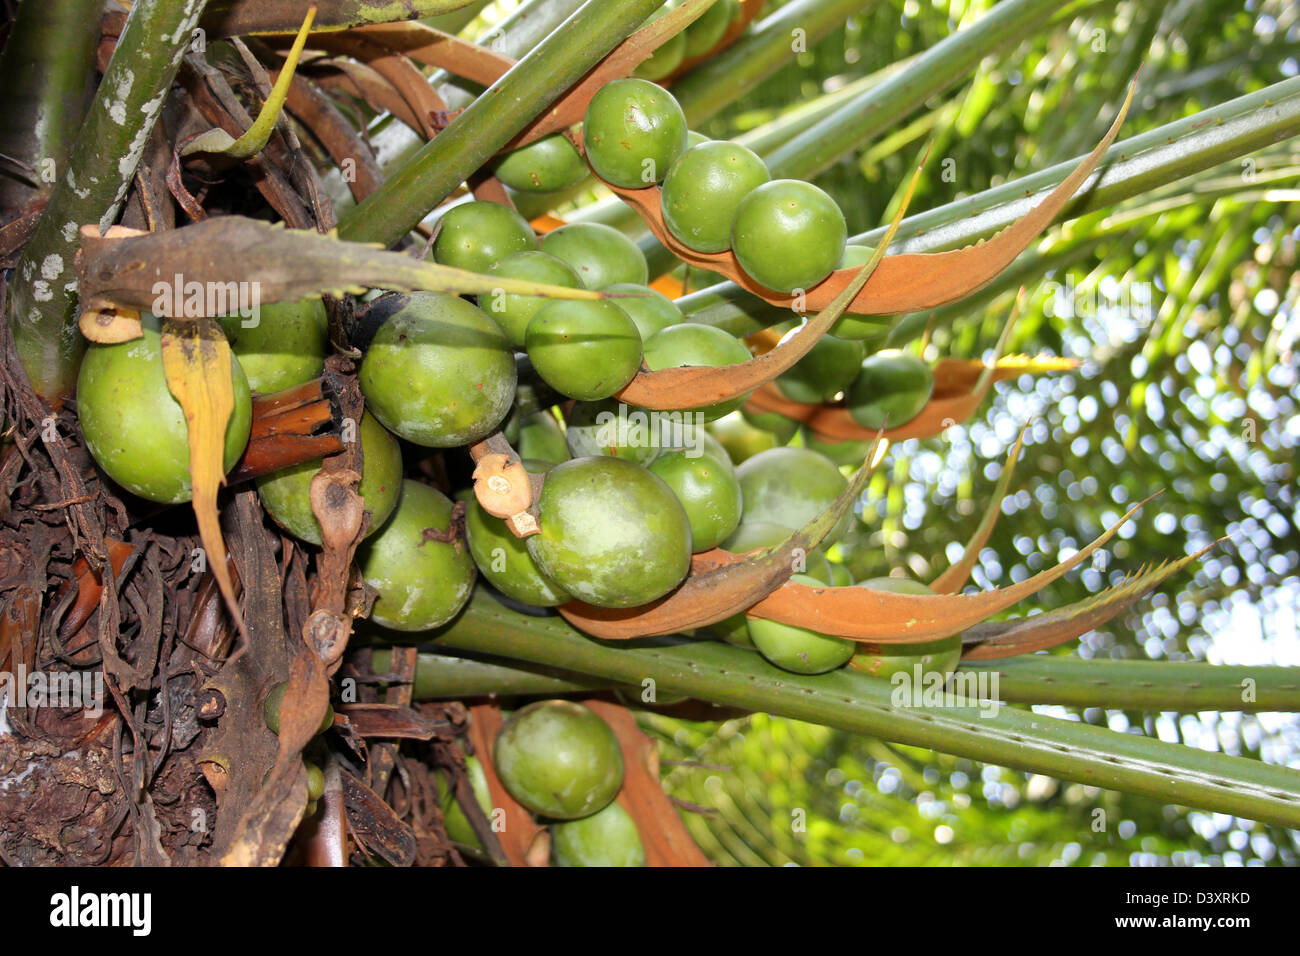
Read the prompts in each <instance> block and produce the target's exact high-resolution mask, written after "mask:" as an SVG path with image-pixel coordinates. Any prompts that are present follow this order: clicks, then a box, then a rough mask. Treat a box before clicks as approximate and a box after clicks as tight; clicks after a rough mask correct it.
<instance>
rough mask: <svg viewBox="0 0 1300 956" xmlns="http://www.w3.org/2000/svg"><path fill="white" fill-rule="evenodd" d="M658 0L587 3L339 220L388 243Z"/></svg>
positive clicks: (348, 234) (361, 236)
mask: <svg viewBox="0 0 1300 956" xmlns="http://www.w3.org/2000/svg"><path fill="white" fill-rule="evenodd" d="M658 7H659V0H628V2H625V3H600V2H597V0H589V2H588V3H586V4H584V5H583V7H582V8H581V9H580V10H578V12H577V13H575V14H573V16H571V17H569V19H567V20H566V21H564V23H563V24H561V25H560V26H559V27H558V28H557V29H556V30H554V31H553V32H552V33H551V34H550V35H549V36H548V37H547V38H546V39H545V40H543V41H542V43H541V44H540V45H539V46H538V47H537V48H536V49H534V50H533V51H532V52H531V53H529V54H528V55H527V56H525V57H524V58H523V59H522V60H520V61H519V62H518V63H516V64H515V66H514V67H513V68H512V69H511V70H510V71H509V72H508V73H506V74H505V75H504V76H503V77H501V79H499V80H498V81H497V82H496V83H494V84H492V86H491V87H489V88H488V90H487V91H486V92H485V93H484V94H483V95H482V96H480V97H478V98H477V99H476V100H475V101H474V102H473V103H472V104H470V106H469V107H467V108H466V110H465V112H463V113H461V114H460V115H459V116H458V117H456V119H455V120H454V121H453V122H452V124H451V125H450V126H448V127H447V128H446V129H445V130H443V131H442V132H441V133H440V134H439V135H438V136H436V137H435V138H434V139H433V140H431V141H430V142H428V143H426V144H425V145H424V146H422V147H421V148H420V150H419V152H417V153H416V154H415V156H414V157H413V158H412V159H411V161H410V162H408V163H406V164H405V165H404V166H403V167H402V168H401V169H400V170H398V171H397V172H395V173H394V174H393V175H392V176H390V177H389V178H388V180H387V181H386V182H385V183H384V184H383V186H381V187H380V188H379V189H377V190H375V192H373V193H372V194H371V195H370V196H368V197H366V200H365V202H363V203H361V204H360V205H359V206H357V207H356V208H354V209H353V210H352V211H351V212H349V213H347V215H346V216H344V218H343V219H342V220H341V221H340V223H339V235H340V237H341V238H344V239H353V240H358V241H364V242H379V243H381V244H382V245H384V246H391V245H393V244H395V243H396V242H397V241H398V240H399V239H401V238H402V236H404V235H405V234H406V233H407V232H409V231H410V230H411V228H412V227H414V226H415V225H416V223H418V222H419V221H420V220H421V219H423V218H424V216H425V215H426V214H427V213H428V212H429V210H431V209H433V208H435V207H436V206H437V205H438V204H439V203H440V202H442V200H443V199H445V198H446V197H447V196H448V195H449V194H450V193H451V192H452V190H454V189H455V188H456V187H457V186H459V185H460V184H461V183H462V182H464V181H465V179H466V177H468V176H469V175H470V174H471V173H473V172H474V170H476V169H478V168H479V167H480V166H482V165H483V164H484V163H485V162H487V161H488V160H489V159H490V158H491V157H492V156H493V155H494V154H495V153H496V152H498V151H499V150H500V149H501V148H502V147H503V146H505V145H506V143H508V142H509V141H510V139H511V138H512V137H513V136H515V134H517V133H518V132H519V131H520V130H521V129H523V128H524V126H526V125H527V124H528V123H529V122H530V121H531V120H532V119H533V118H534V117H536V116H537V115H539V114H540V113H541V112H543V111H544V110H545V109H546V108H547V107H548V106H550V105H551V104H552V103H553V102H554V101H555V100H556V99H557V98H558V97H559V96H560V94H561V93H563V92H564V91H565V90H566V89H568V88H569V87H570V86H572V85H573V84H574V83H575V82H576V81H577V80H578V79H579V78H580V77H581V76H582V75H583V74H584V73H586V72H587V71H588V70H589V69H591V68H592V67H593V66H594V65H595V64H596V63H597V62H599V60H600V59H601V58H602V57H603V56H604V55H605V54H606V53H608V52H609V51H610V50H612V49H613V48H614V47H615V46H616V45H617V44H618V43H619V42H621V41H622V40H623V39H624V38H626V37H627V36H628V35H629V34H630V33H632V32H633V31H634V30H635V29H636V28H637V27H639V26H640V25H641V24H642V23H643V22H645V19H646V17H648V16H649V15H650V14H651V13H652V12H654V10H656V9H657V8H658Z"/></svg>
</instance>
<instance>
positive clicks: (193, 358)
mask: <svg viewBox="0 0 1300 956" xmlns="http://www.w3.org/2000/svg"><path fill="white" fill-rule="evenodd" d="M162 360H163V372H164V374H165V375H166V377H167V388H168V389H169V390H170V391H171V393H172V395H174V396H175V397H176V401H178V402H179V403H180V406H181V410H182V411H184V413H185V424H186V427H187V428H188V429H189V444H190V486H191V488H192V489H193V491H194V498H193V505H194V517H195V518H196V519H197V521H198V525H199V538H200V539H201V540H202V541H203V547H204V549H206V551H207V552H208V567H209V568H211V569H212V574H213V576H214V577H215V578H216V579H217V586H218V587H219V588H220V589H221V596H222V597H224V598H225V600H226V606H227V607H228V608H229V609H230V616H231V618H232V619H233V620H234V622H235V626H236V627H237V628H238V629H239V632H240V633H241V634H243V635H245V637H247V632H246V631H245V629H244V619H243V617H242V615H241V614H240V613H239V605H238V603H237V602H236V600H235V588H234V584H233V583H232V582H231V580H230V572H229V570H228V569H227V567H226V543H225V541H223V540H222V537H221V525H220V523H219V520H218V517H217V489H218V488H220V487H221V486H222V485H223V484H225V481H226V470H225V468H224V467H223V465H224V462H223V457H224V452H225V436H226V425H227V424H228V423H229V421H230V414H231V412H232V411H233V410H234V407H235V394H234V386H233V385H232V384H231V364H230V363H231V355H230V344H229V343H228V342H227V341H226V337H225V335H224V334H223V333H222V331H221V328H220V326H218V325H217V323H216V322H215V321H214V320H213V319H210V318H201V319H190V320H186V321H176V320H173V319H167V318H164V319H163V320H162Z"/></svg>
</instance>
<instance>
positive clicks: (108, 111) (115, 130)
mask: <svg viewBox="0 0 1300 956" xmlns="http://www.w3.org/2000/svg"><path fill="white" fill-rule="evenodd" d="M203 5H204V0H136V3H135V5H134V6H133V7H132V8H131V13H130V15H129V16H128V17H127V20H126V26H125V27H124V28H123V30H122V36H121V37H120V38H119V40H118V43H117V49H116V51H115V52H114V53H113V58H112V60H111V61H110V62H109V64H108V71H107V72H106V73H105V74H104V78H103V80H102V81H101V82H100V84H99V89H98V90H97V91H96V93H95V99H94V102H92V103H91V105H90V110H89V112H88V113H87V115H86V120H85V123H84V124H83V125H82V127H81V132H80V133H79V134H78V136H77V141H76V143H75V144H74V146H73V148H72V152H71V154H70V155H69V159H68V164H67V168H66V170H64V172H63V174H62V175H61V176H60V177H59V181H58V183H57V184H56V185H55V187H54V191H53V192H52V193H51V195H50V202H49V205H48V206H46V208H45V213H44V214H43V215H42V217H41V221H40V223H39V224H38V225H37V227H36V230H35V232H34V233H33V234H32V237H31V239H30V241H29V242H28V243H27V246H26V248H25V249H24V250H23V254H22V257H21V258H20V259H19V260H18V264H17V267H16V269H15V282H14V286H13V298H12V300H11V301H12V306H11V312H10V316H11V322H12V324H13V330H14V341H15V344H16V346H17V350H18V356H19V358H21V359H22V363H23V367H24V368H25V369H26V371H27V375H28V377H29V378H30V379H31V383H32V387H33V388H34V389H35V390H36V393H37V394H38V395H40V396H42V397H43V398H46V399H51V400H53V399H58V398H61V397H63V396H65V395H67V394H69V393H70V392H71V391H72V388H73V386H74V383H75V382H76V377H77V365H78V362H79V361H80V358H81V353H82V351H83V350H84V348H85V343H84V342H83V340H82V338H81V334H80V333H79V332H78V331H77V324H76V312H77V294H76V292H77V276H76V270H75V268H74V264H73V259H74V255H75V253H76V250H77V246H78V245H79V243H80V238H79V236H78V233H77V230H78V229H79V228H80V227H81V226H82V225H86V224H97V225H98V226H99V228H100V230H101V231H102V230H105V229H107V228H108V227H109V226H110V225H112V224H113V222H114V221H115V220H116V219H117V213H118V210H119V208H120V207H121V203H122V200H123V198H124V197H125V196H126V191H127V187H128V186H129V185H130V184H131V180H132V178H133V177H134V176H135V170H136V166H137V165H138V164H139V162H140V156H141V154H142V153H143V152H144V147H145V143H146V142H147V140H148V138H149V133H150V131H151V130H152V129H153V125H154V121H155V120H156V119H157V118H158V114H159V112H160V111H161V110H162V105H163V101H164V100H165V99H166V97H167V92H168V90H169V89H170V88H171V85H172V80H173V79H175V77H176V71H177V69H178V68H179V67H180V64H181V58H182V57H183V56H184V55H185V51H186V50H187V49H188V48H189V45H190V43H191V41H192V32H193V30H194V26H195V24H196V23H197V22H198V19H199V15H200V14H201V13H202V12H203Z"/></svg>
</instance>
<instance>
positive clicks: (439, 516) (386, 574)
mask: <svg viewBox="0 0 1300 956" xmlns="http://www.w3.org/2000/svg"><path fill="white" fill-rule="evenodd" d="M451 508H452V502H451V499H450V498H448V497H447V496H446V495H444V494H442V493H441V492H439V491H437V490H435V489H433V488H430V487H429V486H428V485H422V484H420V483H419V482H415V481H405V482H403V483H402V497H401V500H400V501H399V502H398V504H397V509H396V510H395V511H394V512H393V514H392V516H391V517H390V518H389V519H388V522H387V523H386V524H385V525H384V526H383V527H382V528H381V529H380V530H379V533H378V534H376V535H374V536H373V537H371V538H370V539H369V540H368V541H366V543H365V544H364V545H362V546H361V548H360V549H359V550H358V552H357V566H358V568H360V570H361V576H362V577H363V578H364V579H365V582H366V584H368V585H370V586H371V587H372V588H374V589H375V591H376V592H377V593H378V595H379V596H378V597H377V598H376V599H375V605H374V609H373V610H372V611H371V613H370V617H371V619H372V620H374V621H375V622H376V623H378V624H382V625H383V626H384V627H387V628H392V629H393V630H395V631H427V630H429V629H430V628H435V627H437V626H438V625H440V624H446V623H447V622H448V621H450V620H451V619H452V618H453V617H455V616H456V614H457V613H458V612H459V611H460V609H461V608H462V607H464V606H465V602H466V601H468V600H469V595H470V591H472V590H473V587H474V561H473V559H472V558H471V557H470V555H469V551H468V550H467V549H465V548H463V547H457V545H456V543H455V542H452V541H436V540H433V539H428V540H426V536H425V533H424V532H425V530H426V529H430V530H433V531H440V532H445V531H447V529H448V528H449V527H450V525H451Z"/></svg>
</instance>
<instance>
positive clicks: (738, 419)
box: [706, 412, 778, 465]
mask: <svg viewBox="0 0 1300 956" xmlns="http://www.w3.org/2000/svg"><path fill="white" fill-rule="evenodd" d="M706 427H707V428H708V429H709V432H710V434H712V435H713V437H714V438H716V439H717V440H718V441H719V442H721V444H722V447H723V448H725V449H726V450H727V457H728V458H730V459H731V461H732V462H733V463H734V464H737V465H739V464H740V463H741V462H743V461H745V460H746V459H748V458H753V457H754V456H755V455H757V454H758V453H759V452H761V451H767V450H768V449H769V448H775V447H776V446H777V444H778V442H777V438H776V436H775V435H773V434H772V433H771V432H769V431H766V430H764V429H762V428H756V427H755V426H753V425H751V424H750V423H749V420H748V419H747V418H746V417H745V415H744V413H743V412H732V413H731V414H730V415H724V416H722V417H721V418H719V419H718V420H717V421H716V422H709V424H708V425H707V426H706Z"/></svg>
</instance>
